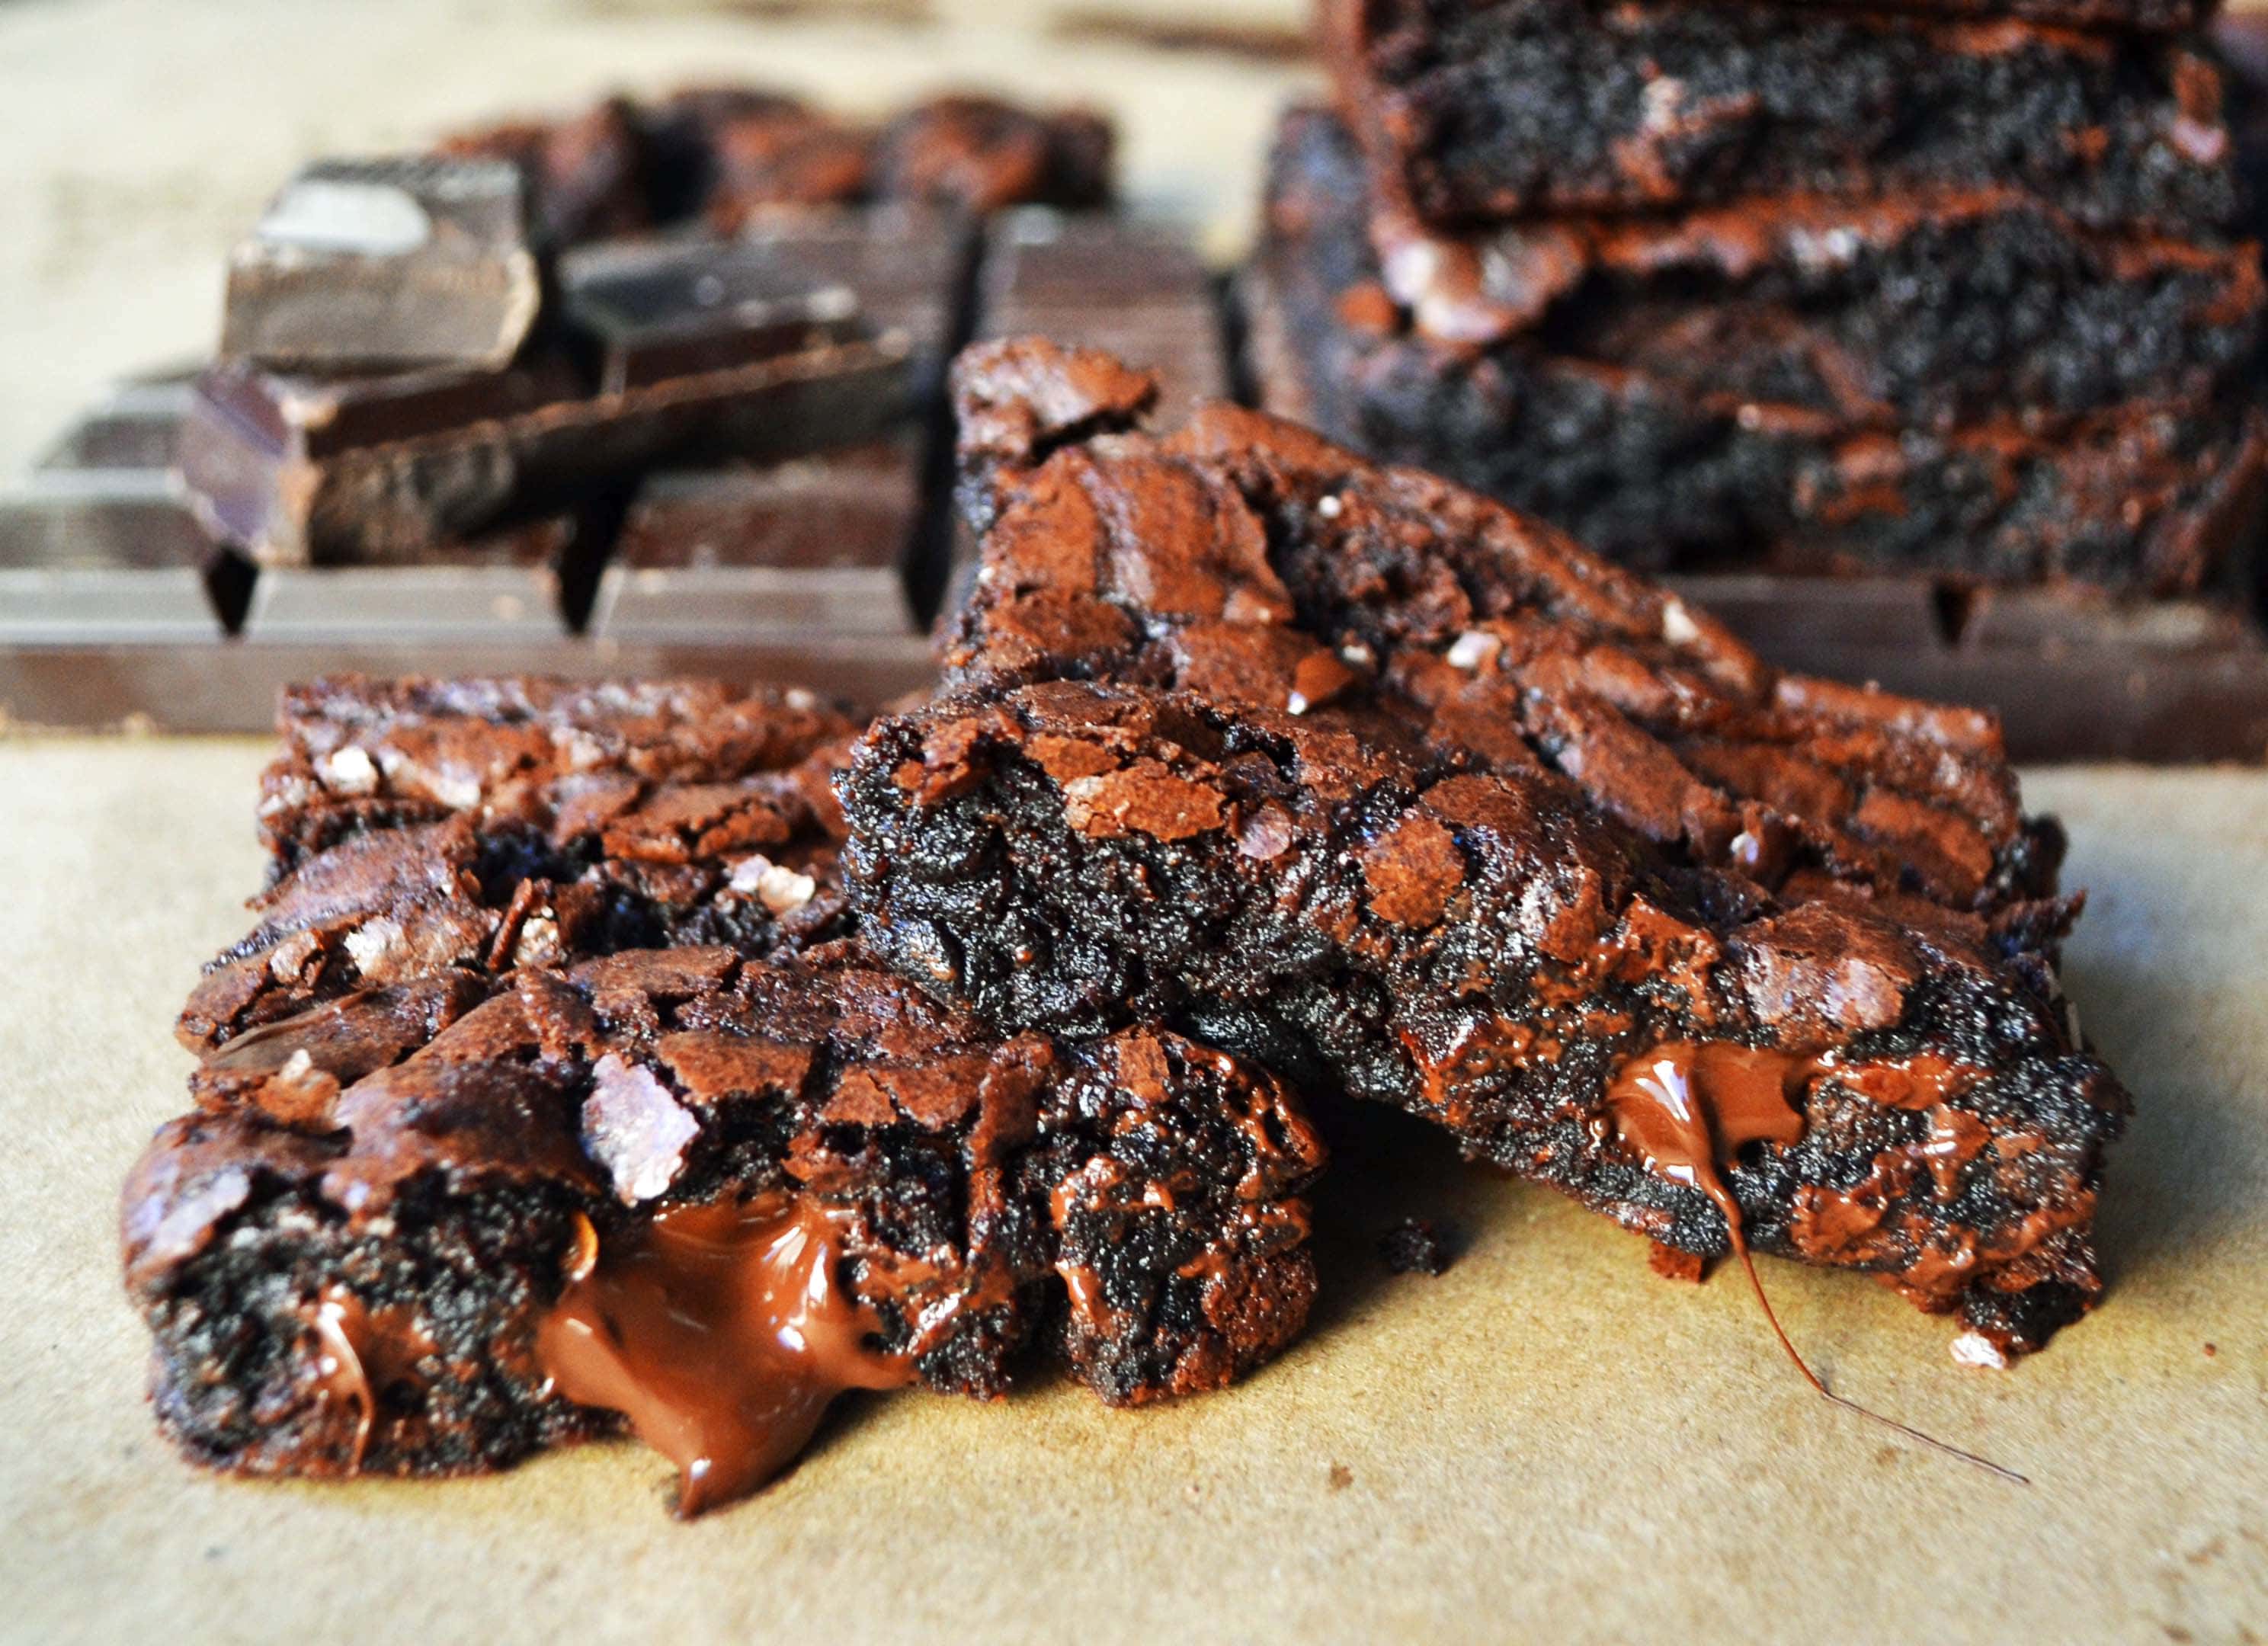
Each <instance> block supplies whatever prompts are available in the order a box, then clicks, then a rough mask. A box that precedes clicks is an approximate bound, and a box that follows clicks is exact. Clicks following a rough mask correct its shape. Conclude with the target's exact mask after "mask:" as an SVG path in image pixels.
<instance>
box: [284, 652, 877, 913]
mask: <svg viewBox="0 0 2268 1646" xmlns="http://www.w3.org/2000/svg"><path fill="white" fill-rule="evenodd" d="M276 729H277V731H278V733H279V734H280V736H281V737H282V739H283V744H284V747H283V752H282V753H281V754H280V755H279V756H278V757H277V758H276V761H274V762H273V763H271V764H270V765H269V768H268V769H267V771H266V772H265V773H263V774H262V775H261V780H260V832H261V840H262V841H264V842H265V843H266V845H267V846H268V848H269V851H270V852H271V853H272V854H273V856H274V858H275V862H276V867H277V868H278V870H279V871H280V870H289V869H291V868H293V867H295V866H297V864H298V863H299V862H300V860H301V859H302V858H304V857H305V856H307V855H308V854H309V853H312V852H315V851H320V850H321V849H324V848H325V847H327V846H329V845H332V844H335V842H336V841H339V840H341V839H343V838H344V837H346V836H347V835H349V834H358V833H361V832H362V831H363V830H365V829H366V828H369V827H398V826H400V825H401V824H405V823H431V822H438V821H439V820H441V819H445V818H447V817H449V816H451V815H452V814H453V813H455V812H479V813H481V814H482V815H483V816H503V817H509V818H518V819H523V820H527V821H530V822H533V823H535V824H538V825H539V826H542V827H549V826H550V824H551V823H552V821H553V820H554V811H553V808H555V807H556V806H557V805H559V804H561V803H562V801H563V800H564V799H565V798H567V797H569V796H589V797H592V798H593V800H595V801H596V803H597V808H598V809H597V811H596V812H594V813H593V815H594V816H597V817H599V818H601V819H603V818H604V817H606V816H608V815H609V814H610V813H611V812H613V811H614V810H617V809H619V808H620V807H621V806H622V805H628V804H630V803H633V802H635V800H636V799H637V795H638V789H639V785H642V784H647V783H658V782H663V781H669V782H676V783H725V782H731V781H734V780H737V779H740V778H743V777H749V776H754V775H758V774H761V773H767V772H786V771H789V770H792V768H795V767H796V766H797V765H799V763H800V762H802V761H804V760H805V759H806V758H807V757H808V756H811V755H813V754H815V753H820V752H821V750H823V749H825V748H826V747H827V746H828V745H830V744H832V743H835V742H837V741H839V740H840V739H842V738H846V737H848V736H849V735H850V734H851V732H852V731H854V730H855V729H856V728H855V725H854V724H853V723H852V722H851V720H850V719H848V718H847V717H846V716H843V714H841V713H840V712H839V711H837V710H836V709H833V708H831V707H829V706H828V705H827V704H825V703H823V702H820V701H819V700H818V699H817V698H815V697H814V696H813V695H812V694H810V693H808V692H803V691H795V690H785V691H782V690H775V689H771V688H760V689H758V690H755V691H749V692H743V691H740V690H737V689H735V688H733V687H729V686H725V685H724V684H722V683H720V682H718V681H714V680H599V681H578V680H544V679H524V678H512V677H501V678H499V677H489V676H478V675H475V676H470V677H466V678H460V679H455V680H427V679H422V678H417V677H409V678H406V679H387V680H375V679H372V678H369V677H367V676H364V675H355V674H344V675H333V676H330V677H328V678H326V679H322V680H312V681H308V682H306V683H305V684H302V685H298V686H293V687H289V688H287V689H286V690H285V692H284V698H283V703H282V706H281V708H280V709H279V710H278V712H277V715H276Z"/></svg>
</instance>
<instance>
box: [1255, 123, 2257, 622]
mask: <svg viewBox="0 0 2268 1646" xmlns="http://www.w3.org/2000/svg"><path fill="white" fill-rule="evenodd" d="M1360 178H1361V169H1360V163H1359V157H1358V156H1357V155H1356V153H1355V151H1354V148H1353V145H1352V143H1351V140H1350V139H1349V138H1348V136H1347V135H1346V133H1345V130H1344V127H1342V126H1341V125H1340V124H1339V123H1338V122H1337V121H1336V120H1334V119H1333V118H1331V117H1330V116H1329V115H1326V114H1319V113H1316V112H1313V111H1294V112H1293V113H1292V114H1291V115H1290V116H1288V117H1287V119H1286V121H1285V125H1284V128H1283V130H1282V133H1281V135H1280V137H1279V141H1278V146H1277V151H1276V155H1275V159H1274V164H1273V167H1272V171H1271V175H1270V184H1269V196H1268V217H1267V222H1266V224H1265V227H1264V231H1263V242H1262V246H1261V248H1260V251H1259V254H1258V256H1257V258H1256V261H1255V263H1254V265H1253V267H1252V268H1251V269H1250V271H1248V276H1247V279H1246V282H1245V286H1244V297H1245V299H1246V306H1247V310H1248V314H1247V319H1248V364H1249V366H1250V369H1251V376H1252V378H1253V379H1254V381H1255V383H1256V386H1257V389H1258V392H1259V397H1260V400H1261V403H1262V404H1263V406H1265V407H1266V408H1268V409H1270V411H1274V412H1278V413H1280V414H1282V415H1286V416H1289V417H1292V418H1293V419H1295V420H1297V421H1300V422H1302V423H1308V424H1310V425H1312V426H1314V427H1315V428H1317V429H1320V430H1322V431H1323V432H1324V433H1325V434H1327V435H1329V436H1330V437H1333V438H1335V439H1338V440H1341V441H1344V442H1345V443H1346V444H1348V445H1352V446H1355V447H1357V448H1358V449H1359V450H1362V451H1364V452H1368V453H1369V454H1371V455H1373V456H1374V457H1376V458H1379V459H1381V460H1385V461H1390V462H1407V463H1413V464H1419V465H1422V466H1424V467H1429V468H1432V469H1435V470H1437V471H1439V472H1440V473H1443V474H1447V475H1448V476H1450V477H1451V478H1453V479H1455V480H1457V481H1462V482H1463V483H1465V484H1467V485H1469V486H1471V487H1473V488H1475V489H1478V490H1482V491H1486V492H1489V493H1491V495H1493V496H1498V497H1499V498H1501V499H1502V500H1504V501H1505V502H1506V503H1511V504H1513V505H1514V506H1515V507H1519V508H1523V509H1528V510H1531V511H1534V512H1535V513H1537V514H1540V515H1542V516H1543V517H1544V518H1547V519H1550V520H1551V521H1552V522H1553V523H1555V524H1557V525H1561V526H1564V527H1565V528H1566V529H1568V530H1569V531H1572V533H1574V534H1575V535H1576V536H1578V537H1579V538H1580V539H1582V540H1583V541H1584V542H1586V543H1587V544H1588V545H1589V546H1590V547H1593V548H1594V549H1596V550H1598V551H1599V552H1601V553H1603V554H1606V555H1610V556H1612V557H1613V558H1615V559H1617V560H1621V561H1624V562H1627V563H1631V564H1634V565H1640V566H1646V567H1650V568H1654V569H1672V568H1675V569H1692V568H1700V567H1712V566H1771V567H1777V568H1779V569H1789V570H1801V569H1822V568H1825V569H1902V570H1919V571H1936V572H1954V573H1959V574H1964V575H1969V576H1974V577H1988V578H1992V579H1995V580H1999V581H2011V582H2013V581H2027V580H2036V579H2039V578H2043V577H2082V578H2086V579H2088V580H2090V581H2093V582H2096V583H2101V584H2107V585H2110V586H2114V587H2125V588H2134V589H2141V590H2147V591H2150V592H2159V593H2173V592H2183V591H2187V590H2191V589H2195V588H2198V587H2199V586H2202V585H2205V584H2209V583H2212V582H2213V581H2214V580H2215V579H2216V578H2217V577H2219V576H2220V573H2221V569H2222V567H2223V565H2224V562H2226V561H2227V559H2228V549H2229V548H2230V547H2231V546H2233V545H2234V544H2235V543H2237V542H2239V541H2241V540H2242V539H2243V538H2244V537H2245V535H2246V533H2248V531H2249V530H2250V527H2251V525H2252V524H2253V523H2254V522H2255V521H2257V501H2258V491H2259V487H2258V483H2257V482H2258V478H2259V474H2260V472H2261V467H2262V459H2263V452H2264V440H2263V432H2262V427H2261V422H2260V418H2259V415H2258V414H2257V411H2255V410H2253V409H2252V408H2251V407H2250V404H2249V396H2246V395H2244V394H2242V393H2223V394H2221V395H2220V396H2211V397H2205V398H2203V399H2198V400H2187V401H2183V400H2170V401H2164V402H2157V403H2150V402H2144V403H2133V404H2124V405H2120V406H2117V407H2114V408H2110V409H2108V410H2105V411H2102V412H2098V413H2096V414H2094V415H2090V416H2088V417H2084V418H2081V419H2079V420H2078V421H2077V422H2076V423H2071V424H2068V425H2067V426H2066V427H2064V428H2062V429H2061V430H2045V431H2043V430H2040V429H2038V428H2035V427H2029V426H2027V425H2026V423H2023V422H2022V421H2021V420H2017V419H2014V418H2011V417H2008V416H2006V415H2001V416H1996V417H1993V418H1991V419H1989V420H1985V421H1980V422H1977V423H1970V424H1967V425H1964V426H1958V427H1955V428H1953V429H1950V430H1925V429H1914V428H1905V429H1899V430H1895V431H1891V430H1875V429H1867V428H1864V427H1856V428H1854V427H1853V426H1852V424H1851V423H1848V422H1847V421H1846V420H1845V419H1844V418H1843V417H1841V416H1840V415H1832V414H1828V413H1823V412H1822V411H1820V410H1818V409H1816V408H1811V407H1806V406H1802V405H1786V404H1778V403H1774V402H1771V401H1768V400H1756V399H1752V398H1749V397H1748V396H1746V395H1743V394H1740V393H1728V392H1718V391H1713V390H1712V388H1711V387H1710V386H1708V385H1706V384H1696V383H1694V382H1692V381H1691V380H1690V372H1683V368H1680V367H1679V366H1678V365H1677V363H1676V362H1675V359H1674V357H1672V358H1669V359H1668V360H1666V361H1665V360H1664V359H1663V358H1662V357H1661V356H1662V353H1663V352H1664V351H1657V355H1656V364H1663V365H1664V366H1665V371H1664V372H1663V374H1662V375H1659V376H1657V375H1655V374H1653V373H1651V372H1648V371H1638V370H1633V369H1631V367H1630V366H1629V365H1628V364H1624V363H1620V362H1614V363H1609V362H1602V361H1599V360H1587V359H1582V358H1579V357H1572V356H1565V355H1560V354H1556V353H1553V352H1551V351H1550V350H1549V349H1546V348H1545V347H1543V346H1542V345H1540V344H1539V343H1538V342H1536V341H1535V340H1534V339H1532V338H1528V337H1519V338H1513V339H1507V340H1506V341H1503V342H1497V343H1493V344H1490V345H1487V346H1485V347H1475V346H1466V345H1457V344H1449V343H1444V342H1436V341H1434V340H1432V339H1428V338H1425V337H1421V336H1418V335H1417V334H1415V332H1414V330H1413V329H1412V327H1410V323H1409V320H1408V319H1407V318H1406V317H1405V315H1404V314H1403V311H1402V310H1401V309H1400V307H1399V306H1398V305H1396V304H1395V302H1394V301H1393V299H1392V298H1391V297H1390V296H1389V295H1388V292H1387V290H1385V287H1384V284H1383V276H1382V272H1381V268H1380V267H1379V263H1378V260H1377V257H1376V254H1375V251H1374V247H1373V241H1372V239H1371V238H1370V236H1369V233H1368V231H1367V224H1366V215H1365V209H1364V206H1363V203H1362V195H1361V181H1360ZM2018 306H2021V305H2018ZM1946 335H1948V336H1949V334H1946ZM1894 347H1895V346H1894ZM1932 352H1933V353H1934V352H1936V351H1935V350H1932ZM1702 357H1703V358H1704V359H1706V360H1717V359H1718V358H1719V356H1716V355H1714V354H1707V355H1705V356H1702ZM1681 373H1683V376H1684V378H1685V379H1686V380H1683V381H1681V380H1680V376H1681ZM1727 375H1730V372H1729V370H1728V372H1727ZM1910 380H1912V381H1915V382H1916V384H1917V386H1918V383H1919V379H1918V378H1917V379H1910ZM1925 393H1926V391H1925Z"/></svg>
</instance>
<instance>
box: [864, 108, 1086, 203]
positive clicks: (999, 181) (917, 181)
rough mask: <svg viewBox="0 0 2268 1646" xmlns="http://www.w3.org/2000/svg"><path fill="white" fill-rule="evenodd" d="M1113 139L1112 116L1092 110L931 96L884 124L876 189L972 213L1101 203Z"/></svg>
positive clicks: (889, 196)
mask: <svg viewBox="0 0 2268 1646" xmlns="http://www.w3.org/2000/svg"><path fill="white" fill-rule="evenodd" d="M1116 142H1117V140H1116V134H1115V133H1114V132H1113V131H1112V129H1111V127H1110V123H1109V121H1106V120H1104V119H1103V118H1102V117H1101V115H1099V114H1093V113H1091V112H1089V111H1088V110H1086V109H1067V110H1064V111H1062V112H1059V113H1042V112H1038V111H1035V110H1033V109H1028V108H1022V107H1018V106H1017V105H1015V104H1013V103H1007V102H1003V101H1002V100H1000V99H998V98H992V97H978V96H972V95H969V94H968V93H965V92H964V93H956V94H952V95H947V96H944V97H938V98H932V99H930V100H929V101H928V102H926V103H921V104H917V105H916V106H915V107H912V108H909V109H908V110H907V111H906V112H905V113H903V114H900V115H898V116H897V117H896V118H895V120H893V121H890V123H889V124H888V125H887V126H886V127H884V128H883V129H882V134H881V136H880V139H879V140H877V142H876V143H875V145H874V158H873V166H874V183H873V186H874V192H875V195H877V196H878V197H879V198H880V199H882V200H886V201H892V202H903V203H906V204H919V205H931V206H951V207H955V208H958V209H961V210H965V211H975V212H992V211H998V210H1000V209H1003V208H1004V207H1007V206H1057V207H1060V208H1062V209H1064V210H1067V211H1093V210H1100V209H1102V208H1104V207H1106V206H1108V205H1110V204H1111V203H1112V202H1113V200H1114V198H1115V194H1116V191H1115V187H1114V183H1113V163H1114V156H1115V151H1116Z"/></svg>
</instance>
